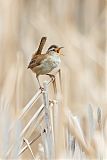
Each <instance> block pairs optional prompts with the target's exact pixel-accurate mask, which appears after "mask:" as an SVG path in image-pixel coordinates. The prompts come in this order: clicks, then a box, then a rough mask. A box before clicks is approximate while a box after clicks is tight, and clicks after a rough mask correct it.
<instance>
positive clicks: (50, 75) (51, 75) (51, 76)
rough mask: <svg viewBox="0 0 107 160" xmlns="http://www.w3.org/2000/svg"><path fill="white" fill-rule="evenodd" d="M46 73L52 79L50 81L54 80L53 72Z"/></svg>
mask: <svg viewBox="0 0 107 160" xmlns="http://www.w3.org/2000/svg"><path fill="white" fill-rule="evenodd" d="M46 75H48V76H49V77H50V78H51V79H52V81H54V80H55V75H53V74H49V73H47V74H46Z"/></svg>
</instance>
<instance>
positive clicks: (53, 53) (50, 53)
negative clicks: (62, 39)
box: [28, 37, 63, 89]
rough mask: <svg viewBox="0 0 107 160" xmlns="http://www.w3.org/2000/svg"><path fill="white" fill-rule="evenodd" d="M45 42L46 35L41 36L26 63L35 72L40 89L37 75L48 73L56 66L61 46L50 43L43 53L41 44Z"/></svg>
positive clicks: (58, 61)
mask: <svg viewBox="0 0 107 160" xmlns="http://www.w3.org/2000/svg"><path fill="white" fill-rule="evenodd" d="M45 42H46V37H42V38H41V42H40V45H39V48H38V50H37V51H36V52H35V54H34V55H33V56H32V59H31V61H30V63H29V65H28V68H30V69H31V70H32V71H33V72H34V73H36V78H37V80H38V83H39V86H40V89H43V88H42V87H41V85H40V81H39V78H38V77H39V75H49V76H51V74H49V73H50V72H51V71H52V70H53V69H54V68H57V67H58V66H59V64H60V62H61V59H60V55H61V53H60V50H61V48H63V47H58V46H57V45H51V46H50V47H49V48H48V50H47V52H46V53H45V54H42V49H43V46H44V44H45Z"/></svg>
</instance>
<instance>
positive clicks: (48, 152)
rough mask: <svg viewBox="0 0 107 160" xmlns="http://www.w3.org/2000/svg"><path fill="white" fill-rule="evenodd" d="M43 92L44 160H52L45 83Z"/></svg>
mask: <svg viewBox="0 0 107 160" xmlns="http://www.w3.org/2000/svg"><path fill="white" fill-rule="evenodd" d="M43 86H44V92H43V103H44V111H45V115H44V122H45V130H46V133H45V135H44V138H45V144H44V145H45V146H44V148H45V151H46V159H48V160H50V159H52V149H53V148H52V143H53V142H52V135H51V126H50V124H51V123H50V112H49V99H48V83H47V81H45V82H44V83H43Z"/></svg>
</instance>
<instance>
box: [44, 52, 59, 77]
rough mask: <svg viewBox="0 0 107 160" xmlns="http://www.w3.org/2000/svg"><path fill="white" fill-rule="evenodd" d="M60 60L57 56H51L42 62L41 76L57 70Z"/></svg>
mask: <svg viewBox="0 0 107 160" xmlns="http://www.w3.org/2000/svg"><path fill="white" fill-rule="evenodd" d="M60 62H61V60H60V57H59V55H57V54H53V55H49V57H48V58H47V59H45V60H43V61H42V66H41V67H42V74H46V73H49V72H51V71H52V70H53V69H55V68H57V67H58V66H59V64H60Z"/></svg>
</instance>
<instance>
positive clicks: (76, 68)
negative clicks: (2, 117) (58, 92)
mask: <svg viewBox="0 0 107 160" xmlns="http://www.w3.org/2000/svg"><path fill="white" fill-rule="evenodd" d="M106 10H107V1H106V0H94V1H93V0H72V1H71V0H45V1H43V0H8V1H6V0H0V102H1V110H3V109H7V110H8V111H10V113H11V116H12V119H14V118H15V116H16V115H17V114H18V113H19V112H20V111H21V109H22V108H23V106H24V105H25V104H27V102H28V101H29V100H30V98H31V97H32V96H33V95H34V94H35V92H36V91H37V90H38V84H37V81H36V78H35V75H34V74H33V73H32V72H31V71H30V70H27V65H28V63H29V61H30V58H31V56H32V54H33V53H34V51H35V50H36V48H37V47H38V44H39V41H40V38H41V37H42V36H47V38H48V39H47V42H46V45H45V47H44V51H46V49H47V47H48V46H49V45H51V44H57V45H60V46H64V49H63V54H64V56H62V65H61V70H62V83H63V97H64V101H63V106H69V108H70V109H71V110H72V112H73V113H74V114H77V115H79V116H82V114H84V113H85V110H86V106H87V105H88V104H92V105H93V106H95V107H98V106H101V107H102V108H103V110H104V111H105V112H104V113H105V114H107V109H106V105H107V98H106V96H107V39H106V38H107V33H106V32H107V22H106V21H107V15H106V12H107V11H106ZM45 78H46V77H45V76H44V77H41V82H43V80H44V79H45ZM39 103H40V102H39V101H38V103H37V106H38V105H39ZM34 111H35V110H33V111H32V112H34ZM32 112H31V114H32ZM30 116H31V115H28V117H27V119H29V117H30Z"/></svg>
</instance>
